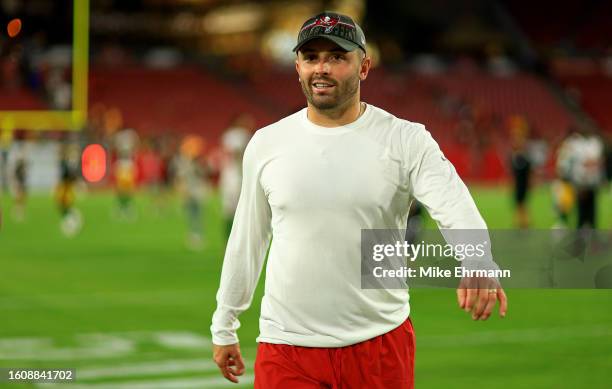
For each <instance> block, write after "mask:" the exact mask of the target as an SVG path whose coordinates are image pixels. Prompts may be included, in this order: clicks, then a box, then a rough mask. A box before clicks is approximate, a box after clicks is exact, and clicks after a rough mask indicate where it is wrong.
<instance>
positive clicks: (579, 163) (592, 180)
mask: <svg viewBox="0 0 612 389" xmlns="http://www.w3.org/2000/svg"><path fill="white" fill-rule="evenodd" d="M580 129H581V130H580V137H579V138H578V140H577V144H576V146H575V148H574V159H575V165H574V168H573V171H572V173H573V174H572V181H573V183H574V186H575V188H576V197H577V200H578V223H577V227H578V228H579V229H581V228H593V229H594V228H597V220H596V218H597V192H598V190H599V187H600V186H601V185H602V183H603V180H604V175H605V172H604V168H605V167H604V144H603V142H602V141H601V138H600V137H599V136H598V135H597V134H596V133H595V131H594V129H593V128H592V127H591V126H590V125H583V126H581V127H580Z"/></svg>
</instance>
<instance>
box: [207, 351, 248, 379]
mask: <svg viewBox="0 0 612 389" xmlns="http://www.w3.org/2000/svg"><path fill="white" fill-rule="evenodd" d="M213 359H214V361H215V363H216V364H217V366H219V369H220V370H221V373H222V374H223V377H225V378H227V379H228V380H230V381H232V382H234V383H238V377H237V376H240V375H242V374H244V361H243V360H242V355H241V354H240V344H239V343H236V344H230V345H227V346H217V345H216V344H213Z"/></svg>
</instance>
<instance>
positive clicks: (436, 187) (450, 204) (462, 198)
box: [402, 125, 507, 320]
mask: <svg viewBox="0 0 612 389" xmlns="http://www.w3.org/2000/svg"><path fill="white" fill-rule="evenodd" d="M419 127H421V128H416V129H414V132H413V133H412V134H411V139H409V140H407V141H405V142H402V143H403V144H404V145H405V147H406V149H405V150H404V153H407V155H409V156H411V158H410V164H409V166H408V168H409V173H408V174H409V179H410V183H411V191H412V196H413V197H414V198H415V199H417V200H418V201H419V202H421V203H422V204H423V206H425V208H426V209H427V211H428V212H429V214H430V215H431V217H432V218H433V219H434V220H435V221H436V223H437V225H438V228H439V229H440V230H441V232H442V234H443V236H444V238H445V239H446V241H447V242H448V243H450V244H452V245H455V244H461V243H465V239H466V238H468V239H470V240H474V239H478V240H480V241H482V240H485V241H490V239H489V234H488V231H487V225H486V223H485V222H484V220H483V218H482V216H481V215H480V212H479V211H478V208H477V207H476V204H475V203H474V200H473V199H472V196H471V195H470V192H469V191H468V189H467V187H466V186H465V184H464V183H463V181H462V180H461V178H460V177H459V175H458V174H457V172H456V171H455V168H454V167H453V165H452V164H451V163H450V162H449V161H448V160H447V159H446V157H445V156H444V154H443V153H442V151H441V150H440V147H439V146H438V144H437V143H436V141H435V140H434V139H433V138H432V137H431V134H430V133H429V132H428V131H426V130H425V128H424V127H422V126H420V125H419ZM458 230H463V231H458ZM479 235H482V236H479ZM477 236H478V238H477ZM488 247H489V251H488V253H487V255H486V257H485V258H484V259H483V260H480V261H473V262H472V264H474V265H475V266H477V267H480V266H483V265H484V266H486V267H490V268H497V265H496V264H495V263H494V262H493V259H492V257H491V254H490V245H489V246H488ZM463 265H464V266H466V267H469V266H470V261H465V262H464V264H463ZM470 281H471V282H470V285H466V284H465V283H462V284H461V285H459V288H458V290H457V299H458V303H459V307H460V308H461V309H464V310H465V311H466V312H472V318H473V319H474V320H478V319H481V320H486V319H488V317H489V315H490V314H491V311H492V309H493V307H494V306H495V303H496V301H497V300H499V301H500V315H501V316H502V317H503V316H505V314H506V310H507V298H506V294H505V292H504V290H503V289H502V288H501V286H500V285H499V282H498V281H497V280H494V279H489V278H482V279H472V280H470Z"/></svg>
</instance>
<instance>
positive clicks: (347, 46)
mask: <svg viewBox="0 0 612 389" xmlns="http://www.w3.org/2000/svg"><path fill="white" fill-rule="evenodd" d="M315 39H327V40H330V41H332V42H334V43H335V44H337V45H338V46H340V48H342V49H343V50H346V51H353V50H356V49H360V48H361V47H359V45H356V44H355V43H353V42H351V41H347V40H346V39H344V38H340V37H338V36H334V35H315V36H311V37H309V38H307V39H304V41H303V42H300V43H298V45H297V46H295V47H294V48H293V51H295V52H297V51H298V50H299V49H300V48H301V47H302V46H304V45H305V44H306V43H308V42H310V41H313V40H315Z"/></svg>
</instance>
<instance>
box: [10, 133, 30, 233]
mask: <svg viewBox="0 0 612 389" xmlns="http://www.w3.org/2000/svg"><path fill="white" fill-rule="evenodd" d="M13 164H14V166H13V193H14V196H15V202H14V204H13V218H14V219H15V221H17V222H22V221H24V220H25V212H26V201H27V193H28V189H27V181H28V161H27V157H26V148H25V145H24V144H23V143H20V144H18V145H17V150H16V156H15V160H14V162H13Z"/></svg>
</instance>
